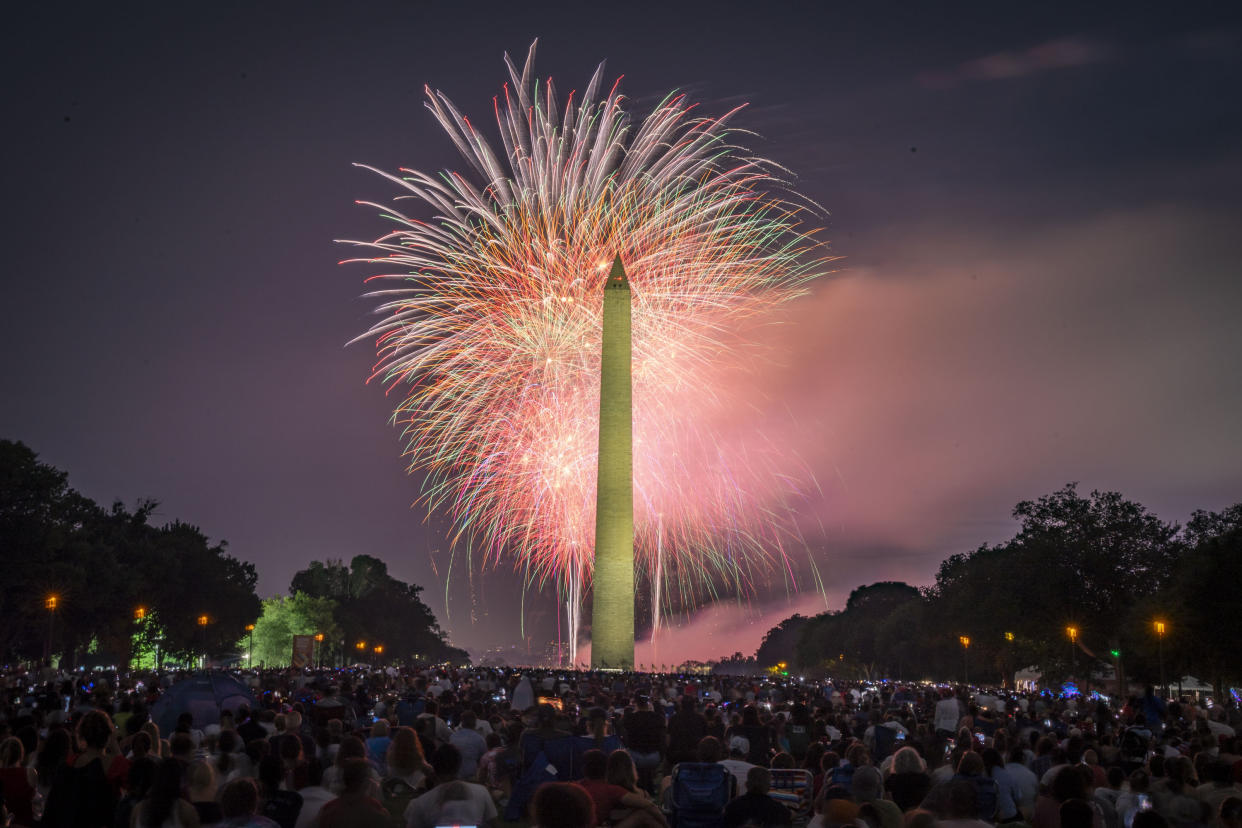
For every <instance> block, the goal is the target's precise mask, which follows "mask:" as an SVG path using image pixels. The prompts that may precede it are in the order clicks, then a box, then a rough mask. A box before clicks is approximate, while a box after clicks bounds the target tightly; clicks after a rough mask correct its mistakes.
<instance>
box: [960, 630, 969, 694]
mask: <svg viewBox="0 0 1242 828" xmlns="http://www.w3.org/2000/svg"><path fill="white" fill-rule="evenodd" d="M957 640H958V642H959V643H960V644H961V645H962V684H970V662H969V660H968V655H969V653H970V636H968V635H959V636H958V637H957Z"/></svg>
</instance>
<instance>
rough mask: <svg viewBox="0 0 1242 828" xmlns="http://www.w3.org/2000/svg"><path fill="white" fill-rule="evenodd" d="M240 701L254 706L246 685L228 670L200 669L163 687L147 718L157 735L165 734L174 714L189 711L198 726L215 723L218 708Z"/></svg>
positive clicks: (229, 707)
mask: <svg viewBox="0 0 1242 828" xmlns="http://www.w3.org/2000/svg"><path fill="white" fill-rule="evenodd" d="M243 704H245V705H249V706H250V707H254V706H255V702H254V696H252V695H251V694H250V689H249V688H248V687H246V685H245V684H243V683H242V682H241V681H240V680H238V679H236V678H234V677H233V676H231V675H229V674H228V673H217V672H200V673H195V674H194V675H192V676H190V677H189V678H187V679H182V680H181V681H179V682H177V683H176V684H174V685H173V686H172V687H169V688H168V689H167V690H166V691H164V695H162V696H160V697H159V699H157V700H156V702H155V705H154V706H153V707H152V708H151V720H152V721H154V722H155V723H156V724H157V725H159V728H160V735H161V736H163V737H165V738H167V737H168V735H169V734H171V733H172V732H173V730H174V729H176V727H177V717H178V716H180V715H181V714H182V713H189V714H190V715H192V716H193V717H194V727H195V728H196V729H199V730H201V729H202V728H204V727H206V726H207V725H209V724H219V722H220V711H221V710H232V711H233V712H237V708H239V707H241V706H242V705H243Z"/></svg>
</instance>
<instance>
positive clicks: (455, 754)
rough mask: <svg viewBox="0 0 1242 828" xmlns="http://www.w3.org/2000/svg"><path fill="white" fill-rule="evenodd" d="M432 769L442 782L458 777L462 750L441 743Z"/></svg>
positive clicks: (433, 758) (432, 757)
mask: <svg viewBox="0 0 1242 828" xmlns="http://www.w3.org/2000/svg"><path fill="white" fill-rule="evenodd" d="M431 769H432V770H433V771H434V772H435V775H436V779H437V780H439V781H441V782H447V781H449V780H451V779H456V778H457V771H459V770H460V769H461V751H460V750H458V749H457V748H456V747H455V746H454V745H440V746H439V747H438V748H436V750H435V753H433V754H431ZM600 775H601V776H602V775H603V774H602V773H601V774H600Z"/></svg>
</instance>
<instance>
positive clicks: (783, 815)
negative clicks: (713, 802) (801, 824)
mask: <svg viewBox="0 0 1242 828" xmlns="http://www.w3.org/2000/svg"><path fill="white" fill-rule="evenodd" d="M771 789H772V772H771V771H769V770H768V769H767V768H764V767H758V766H756V767H753V768H751V769H750V770H749V771H748V772H747V773H746V793H744V794H742V795H741V796H738V797H735V798H734V799H733V801H731V802H730V803H729V804H728V805H726V806H725V809H724V827H725V828H741V826H755V828H770V826H777V825H792V824H793V816H792V815H791V814H790V812H789V809H788V808H786V807H785V806H784V805H782V804H781V803H779V802H777V801H776V800H774V799H772V798H771V797H770V796H768V791H770V790H771Z"/></svg>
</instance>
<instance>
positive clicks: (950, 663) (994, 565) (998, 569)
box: [755, 484, 1242, 691]
mask: <svg viewBox="0 0 1242 828" xmlns="http://www.w3.org/2000/svg"><path fill="white" fill-rule="evenodd" d="M1013 517H1014V518H1015V520H1017V521H1018V531H1017V533H1016V534H1015V535H1014V537H1013V538H1011V539H1010V540H1008V541H1005V542H1003V543H1000V544H997V545H984V546H981V547H979V548H978V549H976V550H974V551H973V552H967V553H961V554H956V555H953V556H951V557H949V558H948V559H947V560H945V561H944V562H943V563H941V565H940V568H939V570H938V571H937V573H936V578H935V582H934V583H933V584H931V585H930V586H928V587H926V588H923V589H916V588H915V587H913V586H910V585H909V584H905V583H899V582H882V583H876V584H871V585H868V586H861V587H859V588H857V589H855V590H854V591H853V592H852V593H851V594H850V596H849V599H848V601H847V602H846V605H845V607H844V608H843V609H841V610H840V611H834V612H825V613H821V614H819V615H816V616H814V617H805V616H801V615H794V616H791V617H790V618H787V619H785V620H784V621H782V622H781V623H780V624H778V625H777V626H775V627H773V628H772V629H771V630H769V631H768V633H767V635H766V636H765V637H764V640H763V643H762V645H761V646H760V647H759V650H758V652H757V653H756V656H755V657H756V662H757V664H758V665H759V666H761V667H766V668H772V667H774V666H776V665H779V664H781V663H785V664H787V665H789V666H790V667H792V668H793V669H797V670H801V671H810V672H823V673H832V674H834V675H849V676H855V677H859V678H881V677H888V678H904V679H922V678H932V679H940V680H957V681H961V680H969V681H970V682H974V683H983V682H994V683H998V684H999V683H1004V682H1007V681H1012V679H1013V676H1014V674H1015V672H1016V671H1018V670H1022V669H1025V668H1028V667H1034V668H1036V669H1037V670H1038V671H1040V672H1041V673H1042V675H1043V679H1044V680H1045V681H1049V682H1060V681H1065V680H1068V679H1070V678H1075V679H1081V680H1086V677H1088V676H1089V675H1091V674H1092V672H1094V674H1095V675H1096V676H1097V679H1098V677H1099V676H1102V675H1104V674H1105V672H1106V671H1105V668H1112V669H1113V670H1116V671H1119V672H1120V675H1121V676H1122V677H1123V678H1125V679H1127V680H1130V681H1136V682H1140V683H1151V684H1153V685H1156V684H1159V683H1160V682H1161V680H1162V675H1161V674H1162V672H1163V674H1164V676H1163V678H1164V679H1167V680H1168V681H1169V682H1170V683H1171V684H1176V681H1177V678H1178V677H1180V676H1184V675H1194V676H1196V677H1198V678H1200V679H1202V680H1206V681H1208V682H1210V683H1212V684H1213V685H1214V686H1215V687H1216V688H1217V689H1218V691H1221V690H1222V689H1223V688H1224V687H1226V686H1231V685H1233V684H1237V683H1242V647H1239V646H1238V642H1237V634H1236V629H1237V623H1236V617H1237V610H1238V596H1239V593H1238V590H1239V585H1240V584H1242V503H1239V504H1236V505H1234V506H1231V507H1229V508H1227V509H1225V510H1223V511H1221V512H1215V513H1213V512H1206V511H1196V512H1195V513H1194V514H1193V515H1192V517H1191V518H1190V520H1189V521H1188V522H1187V524H1186V525H1185V526H1184V527H1180V526H1178V525H1176V524H1174V523H1170V522H1167V521H1163V520H1161V519H1160V518H1158V517H1157V516H1156V515H1154V514H1152V513H1151V512H1150V511H1148V510H1147V509H1146V508H1145V507H1143V506H1142V505H1141V504H1139V503H1136V502H1134V501H1131V500H1127V499H1126V498H1124V497H1122V495H1120V494H1119V493H1117V492H1101V491H1093V492H1091V494H1090V495H1087V496H1084V495H1081V494H1079V493H1078V490H1077V487H1076V486H1075V485H1074V484H1070V485H1067V486H1065V487H1064V488H1062V489H1060V490H1058V491H1056V492H1053V493H1052V494H1049V495H1046V496H1043V497H1040V498H1038V499H1037V500H1031V501H1023V502H1021V503H1019V504H1018V505H1017V506H1016V507H1014V510H1013Z"/></svg>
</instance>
